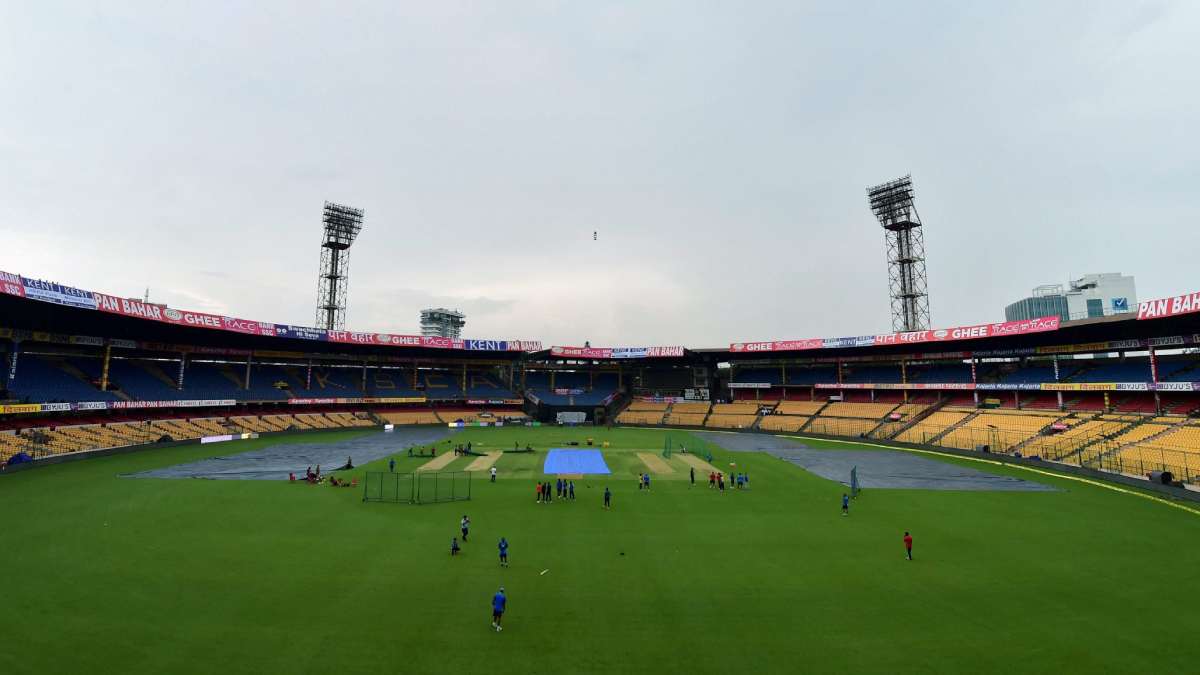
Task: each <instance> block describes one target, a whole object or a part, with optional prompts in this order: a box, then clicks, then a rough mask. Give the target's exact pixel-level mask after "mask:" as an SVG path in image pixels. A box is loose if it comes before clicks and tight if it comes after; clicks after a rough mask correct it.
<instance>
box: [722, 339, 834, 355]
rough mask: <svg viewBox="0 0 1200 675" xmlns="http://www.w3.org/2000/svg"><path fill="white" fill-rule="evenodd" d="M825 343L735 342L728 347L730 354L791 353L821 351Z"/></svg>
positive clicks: (793, 341) (805, 341)
mask: <svg viewBox="0 0 1200 675" xmlns="http://www.w3.org/2000/svg"><path fill="white" fill-rule="evenodd" d="M824 346H825V341H824V340H822V339H820V338H816V339H811V340H776V341H774V342H735V343H733V344H731V345H729V351H732V352H738V353H743V352H791V351H800V350H804V349H821V348H822V347H824Z"/></svg>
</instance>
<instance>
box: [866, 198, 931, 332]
mask: <svg viewBox="0 0 1200 675" xmlns="http://www.w3.org/2000/svg"><path fill="white" fill-rule="evenodd" d="M913 199H914V194H913V184H912V176H904V177H903V178H897V179H896V180H893V181H889V182H887V183H883V184H882V185H876V186H875V187H872V188H867V200H868V201H869V202H870V205H871V212H872V213H874V214H875V217H876V218H877V219H878V220H879V224H880V225H882V226H883V235H884V242H885V245H886V248H887V263H888V288H889V290H890V292H891V298H892V330H895V331H914V330H927V329H928V328H929V325H930V319H929V291H928V288H929V284H928V281H927V279H926V276H925V235H924V231H923V229H922V227H921V217H920V216H919V215H918V214H917V206H916V204H915V203H913Z"/></svg>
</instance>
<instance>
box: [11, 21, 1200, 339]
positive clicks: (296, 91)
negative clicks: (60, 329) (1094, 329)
mask: <svg viewBox="0 0 1200 675" xmlns="http://www.w3.org/2000/svg"><path fill="white" fill-rule="evenodd" d="M247 5H251V6H250V7H247ZM1197 35H1200V3H1195V2H1152V3H1136V2H1110V3H1101V2H1071V3H1068V2H1005V3H963V2H938V3H933V2H918V3H899V2H881V3H867V2H850V3H827V4H807V3H801V2H795V1H793V2H782V3H772V2H765V1H764V2H750V3H746V2H717V3H698V2H645V1H638V2H629V3H616V2H612V3H609V2H605V3H594V2H574V3H553V2H503V3H495V4H487V3H454V2H394V1H387V2H378V3H354V2H343V1H338V2H321V3H315V2H313V3H303V2H294V1H289V2H278V3H273V2H255V3H224V2H206V3H161V2H153V3H134V2H120V3H86V4H84V3H81V4H75V3H60V2H52V1H39V2H6V3H2V4H0V101H3V105H0V270H6V271H10V272H17V273H21V274H24V275H26V276H34V277H41V278H47V279H54V280H58V281H61V282H63V283H68V284H71V285H75V286H79V287H83V288H89V289H94V290H100V291H106V292H110V293H115V294H120V295H134V296H140V295H141V294H142V293H143V292H144V291H145V289H146V287H149V289H150V296H151V299H152V300H155V301H159V302H167V303H169V304H170V305H173V306H176V307H182V308H187V309H196V310H206V311H213V312H217V313H224V314H231V315H235V316H240V317H245V318H251V319H260V320H266V321H274V322H277V323H294V324H304V325H311V324H313V323H314V309H313V308H314V306H315V300H316V273H317V263H318V256H319V249H318V245H319V242H320V239H321V222H320V217H321V206H322V202H323V201H324V200H326V199H329V200H334V201H339V202H342V203H348V204H353V205H356V206H359V207H362V208H364V209H365V210H366V227H365V229H364V231H363V233H362V235H361V237H360V238H359V240H358V242H357V243H356V244H355V246H354V248H353V253H352V257H351V261H352V274H351V284H350V301H349V304H350V309H349V312H348V326H349V327H350V328H353V329H357V330H369V331H390V332H397V333H406V332H412V331H414V330H415V329H416V321H417V313H418V311H419V310H420V309H421V308H422V307H427V306H441V305H444V306H449V307H456V308H459V309H461V310H463V311H464V312H466V313H467V315H468V319H467V321H468V323H467V328H468V330H467V333H468V336H469V337H481V338H525V339H541V340H543V341H545V342H546V343H547V344H581V343H582V342H583V341H584V340H590V341H591V342H592V343H593V344H620V345H638V344H686V345H689V346H717V345H724V344H727V343H729V342H731V341H741V340H757V339H784V338H805V337H823V336H838V335H855V334H864V333H875V332H886V331H889V330H890V327H891V323H890V315H889V311H888V299H887V293H888V291H887V276H886V268H885V265H884V246H883V237H882V234H881V232H880V230H879V227H878V225H877V224H876V223H875V221H873V220H872V217H871V214H870V212H869V210H868V209H867V206H866V199H865V192H864V190H865V187H866V186H868V185H871V184H875V183H879V182H883V181H885V180H888V179H890V178H893V177H895V176H898V175H902V174H905V173H910V172H911V173H912V175H913V177H914V181H915V183H916V189H917V205H918V209H919V211H920V214H921V216H922V218H923V220H924V221H925V224H926V246H927V255H928V270H929V283H930V296H931V303H930V304H931V308H932V315H933V323H934V324H935V326H953V325H963V324H972V323H980V322H986V321H993V320H1001V319H1002V318H1003V307H1004V305H1005V304H1007V303H1008V302H1010V301H1012V300H1015V299H1017V298H1018V297H1020V296H1021V295H1022V294H1024V293H1027V292H1028V290H1029V289H1030V288H1031V287H1033V286H1035V285H1038V284H1042V283H1061V282H1065V281H1066V280H1067V279H1068V278H1069V277H1070V276H1072V275H1074V276H1079V275H1081V274H1084V273H1088V272H1105V271H1120V272H1124V273H1127V274H1132V275H1134V276H1136V277H1137V282H1138V292H1139V296H1140V297H1141V298H1142V299H1149V298H1152V297H1161V296H1165V295H1174V294H1177V293H1182V292H1187V291H1194V290H1198V289H1200V273H1198V272H1197V270H1198V269H1200V266H1198V265H1197V257H1196V256H1197V253H1196V251H1197V244H1200V229H1198V228H1200V219H1198V218H1200V216H1198V215H1197V214H1198V213H1200V189H1197V184H1200V159H1198V158H1200V141H1198V140H1197V139H1198V134H1197V132H1196V129H1197V128H1198V127H1200V125H1198V122H1200V90H1198V89H1197V86H1196V83H1197V75H1196V72H1197V71H1196V64H1198V63H1200V40H1198V39H1197V37H1196V36H1197ZM593 231H595V232H597V235H598V236H597V239H596V240H595V241H593V239H592V233H593Z"/></svg>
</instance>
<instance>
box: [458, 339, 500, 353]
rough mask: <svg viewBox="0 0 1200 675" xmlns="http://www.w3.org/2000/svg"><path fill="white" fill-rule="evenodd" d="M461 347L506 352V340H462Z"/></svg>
mask: <svg viewBox="0 0 1200 675" xmlns="http://www.w3.org/2000/svg"><path fill="white" fill-rule="evenodd" d="M463 349H467V350H470V351H479V352H506V351H508V341H507V340H463Z"/></svg>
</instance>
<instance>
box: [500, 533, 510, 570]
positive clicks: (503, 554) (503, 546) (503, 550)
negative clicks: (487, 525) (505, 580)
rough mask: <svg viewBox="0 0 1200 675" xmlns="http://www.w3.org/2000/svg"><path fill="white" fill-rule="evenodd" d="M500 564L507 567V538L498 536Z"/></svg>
mask: <svg viewBox="0 0 1200 675" xmlns="http://www.w3.org/2000/svg"><path fill="white" fill-rule="evenodd" d="M500 566H501V567H508V540H507V539H505V538H504V537H500Z"/></svg>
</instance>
